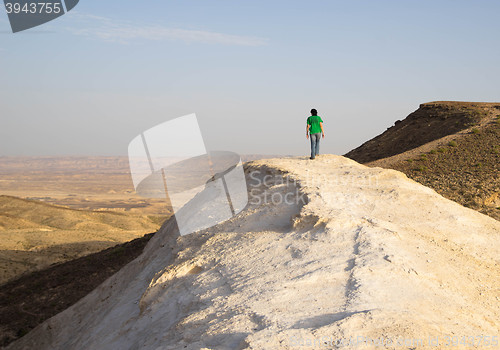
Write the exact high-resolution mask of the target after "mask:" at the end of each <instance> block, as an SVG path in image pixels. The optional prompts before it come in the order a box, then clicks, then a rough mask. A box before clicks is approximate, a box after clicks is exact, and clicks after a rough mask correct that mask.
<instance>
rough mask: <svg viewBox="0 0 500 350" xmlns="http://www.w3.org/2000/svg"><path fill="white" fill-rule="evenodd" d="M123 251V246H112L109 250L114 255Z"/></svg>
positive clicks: (118, 254)
mask: <svg viewBox="0 0 500 350" xmlns="http://www.w3.org/2000/svg"><path fill="white" fill-rule="evenodd" d="M124 253H125V248H124V247H121V246H119V247H114V248H113V250H111V254H113V255H116V256H121V255H123V254H124Z"/></svg>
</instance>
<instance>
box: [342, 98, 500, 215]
mask: <svg viewBox="0 0 500 350" xmlns="http://www.w3.org/2000/svg"><path fill="white" fill-rule="evenodd" d="M499 153H500V103H479V102H430V103H424V104H422V105H420V108H419V109H418V110H416V111H415V112H413V113H411V114H410V115H409V116H408V117H407V118H406V119H404V120H402V121H397V122H396V123H395V125H394V126H392V127H390V128H388V129H387V130H386V131H385V132H384V133H382V134H381V135H378V136H376V137H375V138H373V139H371V140H369V141H367V142H365V143H364V144H363V145H361V146H360V147H358V148H356V149H354V150H352V151H350V152H348V153H347V154H346V155H345V156H346V157H349V158H351V159H354V160H356V161H358V162H361V163H364V164H365V165H368V166H372V167H374V166H378V167H383V168H391V169H395V170H399V171H402V172H403V173H405V174H406V175H407V176H408V177H410V178H412V179H413V180H415V181H418V182H420V183H422V184H424V185H426V186H428V187H431V188H433V189H434V190H436V191H437V192H438V193H439V194H441V195H443V196H444V197H446V198H448V199H452V200H454V201H456V202H458V203H460V204H462V205H464V206H467V207H470V208H472V209H475V210H478V211H480V212H482V213H484V214H487V215H490V216H491V217H493V218H495V219H497V220H500V180H499V179H500V177H499V174H500V155H499Z"/></svg>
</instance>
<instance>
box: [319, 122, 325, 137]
mask: <svg viewBox="0 0 500 350" xmlns="http://www.w3.org/2000/svg"><path fill="white" fill-rule="evenodd" d="M319 126H321V133H322V134H323V138H325V130H323V123H319Z"/></svg>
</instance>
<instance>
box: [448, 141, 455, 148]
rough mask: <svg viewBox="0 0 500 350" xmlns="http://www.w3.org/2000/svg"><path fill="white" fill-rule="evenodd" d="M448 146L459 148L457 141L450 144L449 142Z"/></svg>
mask: <svg viewBox="0 0 500 350" xmlns="http://www.w3.org/2000/svg"><path fill="white" fill-rule="evenodd" d="M448 146H450V147H457V143H456V142H455V141H450V142H448Z"/></svg>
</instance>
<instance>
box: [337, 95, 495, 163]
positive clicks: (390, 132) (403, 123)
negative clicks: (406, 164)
mask: <svg viewBox="0 0 500 350" xmlns="http://www.w3.org/2000/svg"><path fill="white" fill-rule="evenodd" d="M499 111H500V103H480V102H429V103H424V104H421V105H420V107H419V109H417V110H416V111H415V112H413V113H411V114H410V115H409V116H408V117H406V118H405V119H404V120H398V121H396V122H395V124H394V125H393V126H391V127H389V128H388V129H387V130H386V131H385V132H383V133H382V134H380V135H378V136H376V137H375V138H373V139H371V140H369V141H367V142H365V143H364V144H363V145H361V146H359V147H358V148H355V149H354V150H352V151H350V152H348V153H346V154H345V156H346V157H348V158H351V159H353V160H355V161H357V162H360V163H368V162H372V161H375V160H378V159H382V158H386V157H391V156H394V155H396V154H400V153H403V152H406V151H408V150H411V149H414V148H416V147H419V146H422V145H424V144H426V143H428V142H431V141H434V140H437V139H440V138H442V137H445V136H447V135H452V134H456V133H458V132H459V131H461V130H464V129H467V128H471V127H474V126H475V125H478V124H480V123H481V121H482V120H484V119H488V118H491V117H492V116H494V115H497V114H498V112H499Z"/></svg>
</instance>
